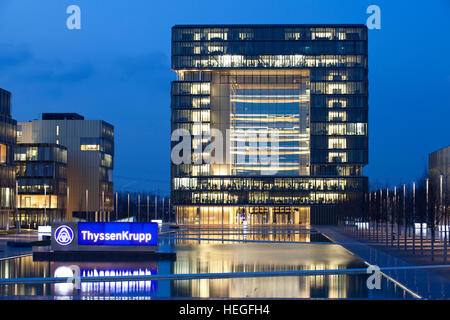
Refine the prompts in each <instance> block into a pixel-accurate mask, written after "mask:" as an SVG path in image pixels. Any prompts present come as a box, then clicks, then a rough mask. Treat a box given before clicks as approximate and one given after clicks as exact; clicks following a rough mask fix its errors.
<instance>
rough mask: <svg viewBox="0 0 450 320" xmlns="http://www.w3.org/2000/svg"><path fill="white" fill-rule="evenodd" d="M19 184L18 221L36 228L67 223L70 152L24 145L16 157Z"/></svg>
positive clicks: (52, 146) (57, 147)
mask: <svg viewBox="0 0 450 320" xmlns="http://www.w3.org/2000/svg"><path fill="white" fill-rule="evenodd" d="M14 160H15V163H16V179H17V184H18V200H17V208H18V219H19V221H20V224H21V226H22V227H26V228H37V226H40V225H48V224H50V223H51V222H53V221H65V220H68V212H67V206H66V204H67V203H66V201H67V198H66V196H67V148H66V147H64V146H62V145H58V144H50V143H21V144H18V145H17V146H16V151H15V154H14Z"/></svg>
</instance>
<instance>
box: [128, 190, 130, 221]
mask: <svg viewBox="0 0 450 320" xmlns="http://www.w3.org/2000/svg"><path fill="white" fill-rule="evenodd" d="M128 220H130V194H129V193H128Z"/></svg>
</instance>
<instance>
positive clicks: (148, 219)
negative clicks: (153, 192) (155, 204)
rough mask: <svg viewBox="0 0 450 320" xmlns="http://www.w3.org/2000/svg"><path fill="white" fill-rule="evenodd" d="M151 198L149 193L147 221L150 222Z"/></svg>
mask: <svg viewBox="0 0 450 320" xmlns="http://www.w3.org/2000/svg"><path fill="white" fill-rule="evenodd" d="M149 208H150V198H149V196H148V195H147V222H150V211H149V210H150V209H149Z"/></svg>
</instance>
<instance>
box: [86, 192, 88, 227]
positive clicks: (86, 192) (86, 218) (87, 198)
mask: <svg viewBox="0 0 450 320" xmlns="http://www.w3.org/2000/svg"><path fill="white" fill-rule="evenodd" d="M88 203H89V190H88V189H86V221H88V220H89V219H88Z"/></svg>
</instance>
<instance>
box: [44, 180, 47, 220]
mask: <svg viewBox="0 0 450 320" xmlns="http://www.w3.org/2000/svg"><path fill="white" fill-rule="evenodd" d="M44 225H45V226H46V225H47V185H46V184H44Z"/></svg>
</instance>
